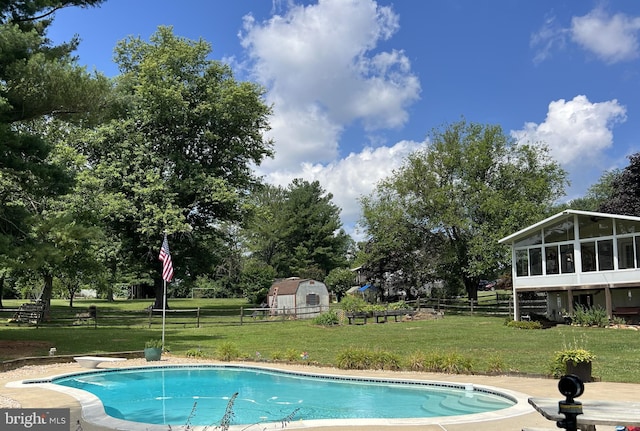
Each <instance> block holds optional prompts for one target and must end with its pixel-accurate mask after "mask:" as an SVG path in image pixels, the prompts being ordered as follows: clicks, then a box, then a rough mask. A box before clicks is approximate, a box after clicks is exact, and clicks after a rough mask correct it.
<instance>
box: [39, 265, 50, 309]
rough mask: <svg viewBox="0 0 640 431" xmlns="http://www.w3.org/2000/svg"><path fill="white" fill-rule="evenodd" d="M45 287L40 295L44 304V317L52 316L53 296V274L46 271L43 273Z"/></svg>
mask: <svg viewBox="0 0 640 431" xmlns="http://www.w3.org/2000/svg"><path fill="white" fill-rule="evenodd" d="M43 278H44V289H43V290H42V295H41V296H40V301H41V302H42V304H44V316H43V317H44V319H45V320H48V319H49V317H51V297H52V296H53V274H51V273H50V272H46V273H44V274H43Z"/></svg>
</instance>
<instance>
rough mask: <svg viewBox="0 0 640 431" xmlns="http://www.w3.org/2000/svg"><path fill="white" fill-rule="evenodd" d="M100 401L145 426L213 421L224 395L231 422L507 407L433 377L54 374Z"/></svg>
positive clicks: (247, 371)
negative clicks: (230, 408)
mask: <svg viewBox="0 0 640 431" xmlns="http://www.w3.org/2000/svg"><path fill="white" fill-rule="evenodd" d="M52 383H55V384H58V385H63V386H69V387H72V388H77V389H82V390H85V391H87V392H90V393H92V394H94V395H96V396H97V397H98V398H100V400H101V401H102V403H103V405H104V409H105V411H106V413H107V414H108V415H109V416H112V417H115V418H118V419H124V420H128V421H134V422H142V423H147V424H170V425H185V424H186V423H187V422H188V423H190V424H191V425H201V426H205V425H217V424H219V423H220V420H221V419H222V416H223V415H224V413H225V409H226V408H227V405H228V403H229V399H230V398H231V397H232V396H233V394H234V393H236V392H237V393H238V395H237V398H236V400H235V403H234V405H233V412H234V419H233V421H232V424H253V423H259V422H279V421H281V420H283V419H284V418H287V417H289V418H292V420H301V419H303V420H309V419H345V418H350V419H353V418H424V417H436V416H456V415H464V414H472V413H482V412H488V411H495V410H500V409H504V408H507V407H510V406H512V405H514V404H515V402H514V400H512V399H510V398H508V397H506V396H501V395H500V394H498V393H493V392H491V391H482V390H473V389H470V388H465V387H464V386H462V387H460V386H459V385H453V384H433V382H431V383H428V382H419V381H415V382H414V381H403V382H394V381H388V380H370V379H369V380H367V379H358V378H352V377H339V376H329V377H325V376H315V375H313V376H312V375H305V374H298V373H288V372H280V371H275V370H267V369H260V368H247V367H233V366H170V367H150V368H133V369H123V370H115V369H111V370H105V371H99V372H88V373H82V374H76V375H72V376H66V377H60V378H55V379H54V380H53V381H52Z"/></svg>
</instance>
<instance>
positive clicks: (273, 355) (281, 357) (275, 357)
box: [271, 350, 284, 361]
mask: <svg viewBox="0 0 640 431" xmlns="http://www.w3.org/2000/svg"><path fill="white" fill-rule="evenodd" d="M271 359H272V360H274V361H282V360H284V353H282V352H281V351H279V350H276V351H275V352H273V353H271Z"/></svg>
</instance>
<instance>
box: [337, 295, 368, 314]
mask: <svg viewBox="0 0 640 431" xmlns="http://www.w3.org/2000/svg"><path fill="white" fill-rule="evenodd" d="M367 306H368V304H367V301H365V300H364V299H362V298H360V297H359V296H353V295H347V296H345V297H344V298H342V301H340V308H342V309H343V310H344V311H345V313H359V312H362V311H365V310H366V309H367Z"/></svg>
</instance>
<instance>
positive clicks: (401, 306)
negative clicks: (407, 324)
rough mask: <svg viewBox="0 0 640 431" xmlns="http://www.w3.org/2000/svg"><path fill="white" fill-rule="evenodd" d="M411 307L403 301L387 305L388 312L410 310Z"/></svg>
mask: <svg viewBox="0 0 640 431" xmlns="http://www.w3.org/2000/svg"><path fill="white" fill-rule="evenodd" d="M410 309H411V306H410V305H409V304H407V303H406V302H404V301H398V302H393V303H391V304H389V310H410Z"/></svg>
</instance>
